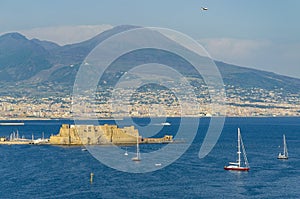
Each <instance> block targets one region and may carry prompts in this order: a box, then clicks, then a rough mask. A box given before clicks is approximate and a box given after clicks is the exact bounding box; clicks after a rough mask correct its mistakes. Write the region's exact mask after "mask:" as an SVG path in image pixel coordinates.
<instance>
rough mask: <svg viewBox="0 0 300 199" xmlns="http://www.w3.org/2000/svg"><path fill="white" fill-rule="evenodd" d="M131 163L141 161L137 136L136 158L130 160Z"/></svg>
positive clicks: (137, 136)
mask: <svg viewBox="0 0 300 199" xmlns="http://www.w3.org/2000/svg"><path fill="white" fill-rule="evenodd" d="M132 161H141V155H140V148H139V135H138V134H137V135H136V157H133V158H132Z"/></svg>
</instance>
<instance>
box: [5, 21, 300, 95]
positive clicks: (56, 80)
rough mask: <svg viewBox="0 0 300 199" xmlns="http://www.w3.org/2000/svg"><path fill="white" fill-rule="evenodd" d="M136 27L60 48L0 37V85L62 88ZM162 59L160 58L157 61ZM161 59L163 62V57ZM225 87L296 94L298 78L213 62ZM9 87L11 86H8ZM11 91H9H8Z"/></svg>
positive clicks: (10, 35) (117, 29)
mask: <svg viewBox="0 0 300 199" xmlns="http://www.w3.org/2000/svg"><path fill="white" fill-rule="evenodd" d="M134 28H138V26H130V25H123V26H116V27H114V28H112V29H109V30H106V31H104V32H102V33H100V34H98V35H96V36H95V37H92V38H90V39H88V40H86V41H83V42H79V43H75V44H68V45H64V46H60V45H58V44H56V43H54V42H49V41H40V40H38V39H31V40H29V39H27V38H26V37H25V36H24V35H22V34H20V33H7V34H4V35H1V36H0V82H2V83H4V84H10V83H15V84H24V83H25V84H26V85H29V86H30V85H31V86H32V85H34V84H39V85H45V86H47V85H52V86H53V87H55V86H59V87H61V86H64V85H65V86H66V87H68V88H69V89H70V88H71V87H72V85H73V83H74V79H75V77H76V73H77V71H78V69H79V67H80V65H81V63H82V62H83V60H84V58H85V57H86V56H87V55H88V54H89V52H90V51H91V50H92V49H93V48H94V47H95V46H97V45H98V44H99V43H101V42H102V41H104V40H105V39H107V38H109V37H111V36H112V35H115V34H118V33H120V32H123V31H126V30H130V29H134ZM161 59H163V58H161ZM164 59H167V58H166V57H164ZM215 63H216V65H217V67H218V68H219V70H220V73H221V74H222V77H223V80H224V82H225V84H226V85H234V86H236V87H242V88H264V89H270V90H271V89H275V88H278V89H280V88H281V89H283V90H284V91H286V92H292V93H293V92H296V93H298V92H299V88H300V79H298V78H293V77H288V76H285V75H280V74H276V73H273V72H267V71H263V70H258V69H252V68H248V67H242V66H237V65H233V64H228V63H224V62H221V61H215ZM11 88H13V87H11ZM12 92H13V91H12Z"/></svg>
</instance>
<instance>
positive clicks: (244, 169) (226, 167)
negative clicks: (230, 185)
mask: <svg viewBox="0 0 300 199" xmlns="http://www.w3.org/2000/svg"><path fill="white" fill-rule="evenodd" d="M224 169H225V170H228V171H249V170H250V168H249V167H230V166H225V167H224Z"/></svg>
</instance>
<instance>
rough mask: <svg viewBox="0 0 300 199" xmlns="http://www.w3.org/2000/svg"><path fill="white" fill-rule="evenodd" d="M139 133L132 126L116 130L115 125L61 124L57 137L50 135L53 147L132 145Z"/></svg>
mask: <svg viewBox="0 0 300 199" xmlns="http://www.w3.org/2000/svg"><path fill="white" fill-rule="evenodd" d="M137 137H138V139H139V140H141V138H140V137H139V132H138V130H137V129H134V126H130V127H124V128H118V127H117V125H108V124H105V125H98V126H94V125H69V124H63V125H62V127H61V128H60V130H59V133H58V135H52V136H51V137H50V140H49V143H50V144H54V145H99V144H134V143H136V142H137Z"/></svg>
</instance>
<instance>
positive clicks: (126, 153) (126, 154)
mask: <svg viewBox="0 0 300 199" xmlns="http://www.w3.org/2000/svg"><path fill="white" fill-rule="evenodd" d="M124 155H125V156H128V152H127V147H126V151H125V153H124Z"/></svg>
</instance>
